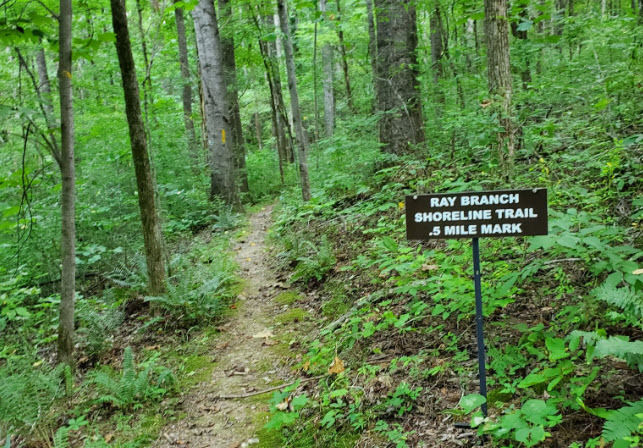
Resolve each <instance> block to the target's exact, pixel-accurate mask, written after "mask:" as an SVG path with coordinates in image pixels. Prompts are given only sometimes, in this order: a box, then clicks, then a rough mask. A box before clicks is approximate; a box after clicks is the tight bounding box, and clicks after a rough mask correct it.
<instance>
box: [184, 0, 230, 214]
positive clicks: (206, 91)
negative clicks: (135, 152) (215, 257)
mask: <svg viewBox="0 0 643 448" xmlns="http://www.w3.org/2000/svg"><path fill="white" fill-rule="evenodd" d="M192 17H193V18H194V29H195V34H196V38H197V47H198V49H199V64H200V65H201V73H202V78H201V83H202V85H203V96H204V103H205V116H204V117H203V118H204V120H205V126H206V130H207V133H208V140H207V142H208V150H209V153H210V169H211V184H210V197H211V198H213V197H214V196H221V197H222V198H223V199H224V201H225V202H226V203H227V204H229V205H232V206H234V207H239V206H240V205H241V203H240V201H239V194H238V189H237V185H236V175H235V163H234V148H233V147H232V146H233V142H232V141H231V139H233V134H232V132H233V131H232V117H230V115H229V113H230V108H229V106H228V104H227V86H226V82H225V74H224V69H223V52H222V48H221V40H220V36H219V27H218V24H217V17H216V14H215V12H214V4H213V3H212V2H211V1H208V0H199V3H198V4H197V6H196V7H195V8H194V9H193V10H192Z"/></svg>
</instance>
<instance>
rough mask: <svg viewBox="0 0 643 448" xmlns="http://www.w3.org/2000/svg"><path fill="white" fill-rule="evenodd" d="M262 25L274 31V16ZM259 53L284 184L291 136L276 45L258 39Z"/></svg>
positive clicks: (291, 160)
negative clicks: (267, 90)
mask: <svg viewBox="0 0 643 448" xmlns="http://www.w3.org/2000/svg"><path fill="white" fill-rule="evenodd" d="M254 22H255V26H256V28H257V30H258V31H259V32H260V33H262V29H261V25H260V24H259V19H257V18H256V17H254ZM264 23H265V24H266V25H267V26H268V27H269V28H270V32H274V31H275V30H276V25H275V21H274V16H272V17H265V18H264ZM259 51H260V53H261V59H262V60H263V65H264V67H265V69H266V72H265V74H266V79H267V81H268V87H269V88H270V108H271V112H272V128H273V133H274V136H275V140H276V141H277V154H278V155H279V170H280V173H281V183H282V184H283V183H284V177H283V164H284V163H285V162H286V161H290V162H291V163H292V162H294V157H292V154H293V151H292V136H291V135H290V127H289V126H288V117H287V113H286V106H285V104H284V100H283V95H282V91H281V78H280V76H279V61H278V59H277V58H276V57H274V56H275V54H276V51H277V49H276V44H275V41H269V42H266V41H265V40H264V39H262V38H259ZM286 129H287V130H288V131H289V132H288V135H289V137H290V138H289V139H286Z"/></svg>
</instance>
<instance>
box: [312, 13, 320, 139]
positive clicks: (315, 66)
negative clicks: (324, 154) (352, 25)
mask: <svg viewBox="0 0 643 448" xmlns="http://www.w3.org/2000/svg"><path fill="white" fill-rule="evenodd" d="M318 28H319V26H318V23H317V20H315V25H314V28H313V109H314V111H315V113H314V115H315V127H314V129H315V131H314V133H313V135H314V137H315V141H317V140H319V127H320V126H319V101H318V99H317V98H318V96H319V95H318V94H317V65H318V64H317V30H318Z"/></svg>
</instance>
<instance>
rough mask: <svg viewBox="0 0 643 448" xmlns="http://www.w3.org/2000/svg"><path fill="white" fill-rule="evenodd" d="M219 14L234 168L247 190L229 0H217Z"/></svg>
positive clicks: (243, 189)
mask: <svg viewBox="0 0 643 448" xmlns="http://www.w3.org/2000/svg"><path fill="white" fill-rule="evenodd" d="M219 14H220V16H221V22H222V23H227V27H228V29H227V31H228V32H227V33H226V34H225V35H224V36H222V38H221V50H222V52H223V70H224V75H225V81H226V86H227V90H226V93H227V101H226V102H227V103H228V107H229V108H230V111H229V113H228V116H229V117H230V118H231V119H232V126H231V127H232V138H233V147H234V155H235V168H236V170H237V175H238V176H239V180H240V189H241V191H243V192H248V191H249V190H248V172H247V170H246V145H245V141H244V139H243V126H242V124H241V110H240V108H239V92H238V88H237V64H236V62H235V59H234V37H233V31H232V29H233V23H232V8H231V5H230V0H219Z"/></svg>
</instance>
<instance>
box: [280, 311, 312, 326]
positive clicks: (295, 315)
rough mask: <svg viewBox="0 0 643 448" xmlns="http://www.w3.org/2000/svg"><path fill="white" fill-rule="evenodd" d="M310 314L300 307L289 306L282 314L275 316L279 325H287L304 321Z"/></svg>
mask: <svg viewBox="0 0 643 448" xmlns="http://www.w3.org/2000/svg"><path fill="white" fill-rule="evenodd" d="M309 317H310V314H308V312H307V311H306V310H304V309H302V308H291V309H289V310H288V311H286V312H285V313H283V314H280V315H279V316H277V319H276V320H277V322H278V323H280V324H281V325H287V324H290V323H298V322H304V321H306V320H308V319H309Z"/></svg>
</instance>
